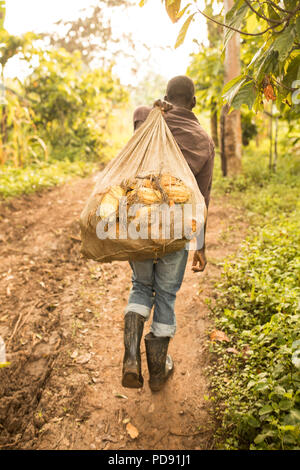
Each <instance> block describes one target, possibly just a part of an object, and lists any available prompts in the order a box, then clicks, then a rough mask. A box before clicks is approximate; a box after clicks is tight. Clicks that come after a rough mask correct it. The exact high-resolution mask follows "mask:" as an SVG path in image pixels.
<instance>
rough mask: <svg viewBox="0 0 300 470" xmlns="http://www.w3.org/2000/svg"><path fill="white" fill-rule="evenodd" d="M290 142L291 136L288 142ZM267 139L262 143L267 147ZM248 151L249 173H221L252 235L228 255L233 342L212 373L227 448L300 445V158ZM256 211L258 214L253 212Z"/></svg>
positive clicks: (222, 187)
mask: <svg viewBox="0 0 300 470" xmlns="http://www.w3.org/2000/svg"><path fill="white" fill-rule="evenodd" d="M281 145H282V146H284V145H285V141H284V140H283V141H282V142H281ZM263 147H264V146H263V145H262V148H263ZM253 149H254V144H253V143H252V142H251V143H250V145H249V148H248V149H247V153H246V157H245V160H246V162H245V163H246V164H245V166H244V174H242V175H240V176H239V177H237V178H235V179H231V180H230V179H229V180H227V181H224V180H222V179H221V178H219V177H217V179H216V181H215V190H216V191H217V192H219V193H223V194H224V192H225V193H230V194H231V195H232V197H236V198H238V201H239V204H240V205H241V207H243V208H244V209H245V208H247V214H246V216H248V219H249V221H250V222H251V226H250V229H251V232H250V233H251V234H250V236H249V237H248V238H247V239H246V241H245V242H244V244H243V245H242V247H241V249H240V251H239V253H238V254H237V255H236V256H235V257H234V258H233V259H228V260H227V261H225V263H224V265H223V274H222V281H221V282H219V283H218V286H217V288H216V294H217V300H216V302H215V304H214V305H212V307H211V308H212V312H213V314H214V318H215V324H216V327H217V328H218V329H220V330H221V331H224V332H226V334H227V335H228V337H229V338H230V343H226V344H224V342H223V343H220V342H219V343H213V344H212V346H211V351H212V357H213V358H214V360H213V363H212V365H211V366H210V368H209V370H208V372H209V375H210V377H211V378H212V379H211V387H212V391H211V395H212V399H213V400H214V403H215V407H214V408H215V413H216V417H217V418H218V419H219V422H220V427H219V431H218V446H219V447H222V448H225V449H259V450H261V449H270V450H271V449H276V450H277V449H296V448H299V446H300V410H299V405H300V397H299V385H300V371H299V353H300V347H299V346H300V341H299V331H300V316H299V298H300V288H299V280H300V278H299V267H300V257H299V249H298V246H299V242H300V224H299V220H300V218H299V214H300V205H299V201H298V194H299V187H300V183H299V173H300V166H299V159H298V160H297V158H296V157H295V152H291V153H290V154H289V155H284V154H283V156H282V158H281V159H280V162H279V166H278V172H277V173H276V174H274V173H272V172H270V171H268V170H267V156H266V155H264V154H263V153H261V152H258V151H256V154H255V153H254V152H253ZM251 215H252V217H251Z"/></svg>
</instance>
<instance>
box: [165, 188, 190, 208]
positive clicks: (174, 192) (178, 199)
mask: <svg viewBox="0 0 300 470" xmlns="http://www.w3.org/2000/svg"><path fill="white" fill-rule="evenodd" d="M162 187H163V189H164V191H165V192H166V194H167V195H168V197H169V199H170V200H171V201H174V202H175V203H176V204H179V203H181V204H183V203H184V202H187V201H188V200H189V198H190V195H191V194H190V191H189V190H188V189H187V187H186V186H185V185H184V184H183V183H177V184H172V185H170V186H162Z"/></svg>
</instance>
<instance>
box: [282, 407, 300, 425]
mask: <svg viewBox="0 0 300 470" xmlns="http://www.w3.org/2000/svg"><path fill="white" fill-rule="evenodd" d="M284 423H285V424H289V425H298V426H299V424H300V410H296V409H295V408H293V409H292V410H290V412H289V413H288V414H287V415H286V416H285V417H284Z"/></svg>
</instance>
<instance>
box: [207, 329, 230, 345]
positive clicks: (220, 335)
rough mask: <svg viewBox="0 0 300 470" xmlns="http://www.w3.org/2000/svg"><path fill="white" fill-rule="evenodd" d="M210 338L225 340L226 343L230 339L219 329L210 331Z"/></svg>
mask: <svg viewBox="0 0 300 470" xmlns="http://www.w3.org/2000/svg"><path fill="white" fill-rule="evenodd" d="M210 339H211V340H212V341H227V342H228V343H230V339H229V338H228V336H227V335H226V334H225V333H223V331H220V330H214V331H212V333H211V334H210Z"/></svg>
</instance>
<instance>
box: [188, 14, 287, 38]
mask: <svg viewBox="0 0 300 470" xmlns="http://www.w3.org/2000/svg"><path fill="white" fill-rule="evenodd" d="M197 10H198V12H199V13H201V15H203V16H205V18H207V19H208V20H210V21H212V22H213V23H216V24H218V25H220V26H223V27H224V28H228V29H231V30H232V31H235V32H236V33H239V34H244V35H245V36H261V35H262V34H265V33H266V32H267V31H269V30H270V29H274V28H277V27H278V26H279V25H280V24H282V23H283V21H282V22H280V23H279V24H277V25H274V26H269V28H267V29H265V30H264V31H262V32H261V33H245V32H244V31H241V30H240V29H237V28H234V27H233V26H229V25H228V24H225V23H221V22H220V21H217V20H215V19H214V18H211V17H210V16H208V15H207V14H206V13H204V12H203V11H201V10H199V8H197Z"/></svg>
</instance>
